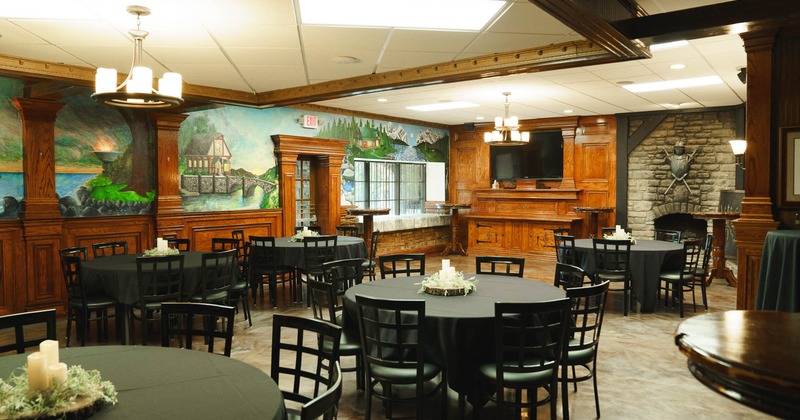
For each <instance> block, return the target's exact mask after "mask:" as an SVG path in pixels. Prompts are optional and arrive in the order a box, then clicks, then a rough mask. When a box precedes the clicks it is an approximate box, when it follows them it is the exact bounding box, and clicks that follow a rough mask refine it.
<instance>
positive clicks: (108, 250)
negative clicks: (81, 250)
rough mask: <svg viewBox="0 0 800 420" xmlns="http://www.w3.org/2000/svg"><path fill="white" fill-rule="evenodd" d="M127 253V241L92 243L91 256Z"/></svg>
mask: <svg viewBox="0 0 800 420" xmlns="http://www.w3.org/2000/svg"><path fill="white" fill-rule="evenodd" d="M127 253H128V241H110V242H98V243H96V244H92V256H93V257H94V258H100V257H105V256H108V255H118V254H127Z"/></svg>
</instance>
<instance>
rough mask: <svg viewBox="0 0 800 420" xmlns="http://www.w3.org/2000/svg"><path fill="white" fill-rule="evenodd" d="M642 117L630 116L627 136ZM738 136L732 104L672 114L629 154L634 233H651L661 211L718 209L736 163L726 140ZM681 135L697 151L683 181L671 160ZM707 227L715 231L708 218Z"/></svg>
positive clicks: (732, 184) (688, 149)
mask: <svg viewBox="0 0 800 420" xmlns="http://www.w3.org/2000/svg"><path fill="white" fill-rule="evenodd" d="M642 121H644V118H636V119H634V118H632V119H631V122H630V130H631V131H630V132H629V133H628V136H629V137H630V135H631V134H632V133H633V132H634V131H635V130H636V128H638V127H639V125H641V123H642ZM734 138H736V113H735V111H734V110H724V111H714V112H696V113H679V114H670V115H668V116H667V118H666V119H665V120H664V121H663V122H662V123H661V124H660V125H659V126H658V127H657V128H656V129H655V130H653V132H652V133H651V134H650V136H648V137H647V138H646V139H645V140H644V141H642V142H641V143H640V144H639V145H638V146H637V147H636V148H635V149H634V150H633V152H631V154H630V155H628V227H629V228H631V229H632V230H633V231H634V232H636V234H635V235H634V236H637V237H641V238H652V237H653V221H654V220H655V219H656V218H658V217H660V216H664V215H667V214H673V213H691V212H694V211H715V210H717V207H718V205H719V196H720V191H721V190H732V189H734V187H735V176H736V167H735V163H734V156H733V153H732V152H731V147H730V144H729V143H728V140H731V139H734ZM679 140H680V141H682V142H683V143H684V146H685V149H686V150H685V154H686V155H692V154H693V153H694V156H693V158H692V160H691V162H690V166H689V172H688V174H687V175H686V177H685V178H684V180H685V181H686V182H685V183H684V182H683V181H681V180H675V178H674V177H673V175H672V172H671V170H670V162H669V160H667V158H669V157H672V156H673V155H674V153H675V150H674V148H675V144H676V142H678V141H679ZM673 181H674V183H673ZM670 185H671V187H670ZM708 230H709V232H708V233H711V225H710V223H709V226H708Z"/></svg>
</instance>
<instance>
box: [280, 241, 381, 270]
mask: <svg viewBox="0 0 800 420" xmlns="http://www.w3.org/2000/svg"><path fill="white" fill-rule="evenodd" d="M290 239H291V237H285V238H275V259H276V261H277V263H278V265H288V266H290V267H300V268H302V269H305V265H306V263H305V255H304V252H303V241H298V242H292V241H290ZM348 258H367V247H366V245H365V244H364V240H363V239H361V238H356V237H354V236H339V237H337V238H336V259H337V260H344V259H348Z"/></svg>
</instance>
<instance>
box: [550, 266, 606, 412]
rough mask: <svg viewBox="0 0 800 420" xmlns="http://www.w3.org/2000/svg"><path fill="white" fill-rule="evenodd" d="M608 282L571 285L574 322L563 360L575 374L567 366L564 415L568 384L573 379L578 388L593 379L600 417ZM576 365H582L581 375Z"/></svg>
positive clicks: (564, 377)
mask: <svg viewBox="0 0 800 420" xmlns="http://www.w3.org/2000/svg"><path fill="white" fill-rule="evenodd" d="M608 284H609V283H608V282H607V281H605V282H603V283H600V284H597V285H592V286H586V287H575V288H570V289H567V298H569V299H570V301H571V306H572V307H571V309H570V323H569V329H568V332H567V340H568V341H567V349H566V357H565V358H564V361H563V364H564V366H565V367H566V368H571V371H572V376H571V377H570V376H569V372H568V370H570V369H564V370H563V371H562V374H561V378H560V381H561V407H562V412H563V413H564V414H563V417H564V418H565V419H566V418H569V394H568V390H567V384H569V383H572V384H573V386H574V390H575V392H577V391H578V382H583V381H588V380H589V379H591V380H592V385H593V390H594V406H595V411H596V412H597V418H600V397H599V396H598V394H597V347H598V345H599V344H600V330H601V328H602V326H603V315H604V314H605V307H606V298H607V296H608ZM576 368H580V369H581V375H580V376H578V374H577V370H576Z"/></svg>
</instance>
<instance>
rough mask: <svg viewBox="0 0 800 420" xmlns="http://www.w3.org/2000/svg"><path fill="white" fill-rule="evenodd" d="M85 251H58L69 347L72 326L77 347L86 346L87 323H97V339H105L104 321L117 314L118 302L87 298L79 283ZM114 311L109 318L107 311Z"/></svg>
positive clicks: (93, 296)
mask: <svg viewBox="0 0 800 420" xmlns="http://www.w3.org/2000/svg"><path fill="white" fill-rule="evenodd" d="M86 253H87V250H86V247H72V248H63V249H61V250H59V254H60V257H61V271H62V273H63V274H64V284H65V285H66V290H67V331H66V333H67V334H66V335H67V341H66V344H65V345H66V347H69V342H70V339H71V338H72V322H73V321H74V322H75V330H76V333H77V335H78V338H79V339H80V340H81V347H83V346H85V345H86V336H87V335H88V332H89V324H90V323H91V321H96V322H97V337H98V339H99V338H100V337H101V336H102V337H103V338H105V339H108V319H109V318H111V317H114V318H116V315H117V314H118V313H119V312H118V311H119V310H120V309H119V302H117V301H116V299H114V298H112V297H110V296H106V295H104V294H102V293H92V294H87V293H86V290H85V289H84V287H83V282H82V281H81V263H82V262H83V261H85V260H84V259H83V257H81V256H80V255H83V256H84V257H85V255H86ZM109 309H114V313H113V314H111V315H109V313H108V310H109Z"/></svg>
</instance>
